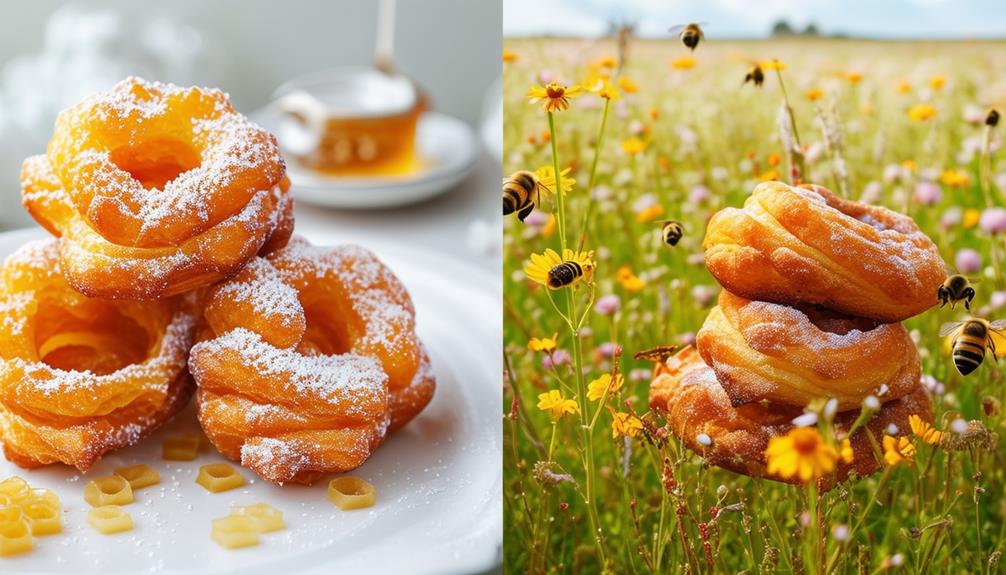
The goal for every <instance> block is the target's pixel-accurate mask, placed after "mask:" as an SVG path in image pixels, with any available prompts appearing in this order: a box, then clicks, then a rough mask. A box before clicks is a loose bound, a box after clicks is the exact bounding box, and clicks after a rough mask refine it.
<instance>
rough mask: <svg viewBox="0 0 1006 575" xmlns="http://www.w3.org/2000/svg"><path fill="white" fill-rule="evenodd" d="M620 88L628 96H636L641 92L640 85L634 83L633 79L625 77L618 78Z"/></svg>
mask: <svg viewBox="0 0 1006 575" xmlns="http://www.w3.org/2000/svg"><path fill="white" fill-rule="evenodd" d="M618 87H619V88H621V89H622V91H624V92H625V93H626V94H635V93H636V92H638V91H639V84H637V83H635V82H633V81H632V80H631V79H629V78H627V77H625V76H619V77H618Z"/></svg>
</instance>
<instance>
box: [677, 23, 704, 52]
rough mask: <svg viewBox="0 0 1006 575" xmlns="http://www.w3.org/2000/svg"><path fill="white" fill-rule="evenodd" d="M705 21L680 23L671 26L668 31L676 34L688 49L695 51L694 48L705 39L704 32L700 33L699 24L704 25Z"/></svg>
mask: <svg viewBox="0 0 1006 575" xmlns="http://www.w3.org/2000/svg"><path fill="white" fill-rule="evenodd" d="M705 25H706V23H705V22H700V23H695V22H692V23H690V24H681V25H679V26H673V27H671V29H670V30H668V32H670V33H671V34H677V35H678V38H680V39H681V43H682V44H684V45H685V46H686V47H688V49H689V50H691V51H693V52H694V51H695V48H696V47H697V46H698V45H699V42H702V41H704V40H705V39H706V36H705V34H703V33H702V28H700V26H705Z"/></svg>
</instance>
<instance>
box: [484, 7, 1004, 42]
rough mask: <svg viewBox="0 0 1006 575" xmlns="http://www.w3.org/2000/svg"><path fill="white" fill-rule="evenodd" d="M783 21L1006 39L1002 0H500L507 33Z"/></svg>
mask: <svg viewBox="0 0 1006 575" xmlns="http://www.w3.org/2000/svg"><path fill="white" fill-rule="evenodd" d="M781 18H785V19H786V20H788V21H789V22H790V23H791V24H793V25H795V26H796V27H799V28H802V27H803V26H805V25H806V24H807V23H809V22H814V23H815V24H817V26H818V28H819V29H820V30H821V31H823V32H827V33H836V32H842V33H846V34H850V35H854V36H867V37H878V38H985V37H993V38H1002V37H1006V1H1004V0H504V2H503V33H504V34H505V35H507V36H527V35H538V34H546V33H551V34H559V35H576V36H596V35H599V34H602V33H604V31H605V30H606V28H607V25H606V22H608V21H610V20H630V21H636V22H638V27H637V30H638V31H639V33H640V35H643V36H665V35H666V31H667V28H669V27H670V26H672V25H674V24H680V23H685V22H693V21H697V22H707V23H709V25H708V27H707V28H706V34H707V35H708V36H719V37H724V38H759V37H764V36H766V35H767V34H768V31H769V29H770V28H771V26H772V24H773V23H774V22H776V21H777V20H779V19H781Z"/></svg>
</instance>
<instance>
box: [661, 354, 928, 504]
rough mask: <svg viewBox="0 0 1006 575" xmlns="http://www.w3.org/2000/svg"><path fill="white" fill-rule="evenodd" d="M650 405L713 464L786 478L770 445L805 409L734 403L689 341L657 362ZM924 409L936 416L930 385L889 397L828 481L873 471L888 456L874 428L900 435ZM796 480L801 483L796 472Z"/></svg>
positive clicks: (845, 422)
mask: <svg viewBox="0 0 1006 575" xmlns="http://www.w3.org/2000/svg"><path fill="white" fill-rule="evenodd" d="M649 403H650V408H652V409H653V410H654V411H656V412H657V413H659V414H660V415H662V416H664V417H665V418H666V419H667V422H668V423H669V424H670V426H671V429H672V431H673V432H674V434H675V435H677V436H678V437H679V438H680V439H681V440H682V441H683V442H684V443H685V445H687V446H688V448H689V449H691V450H692V451H694V452H695V453H697V454H699V455H701V456H702V458H703V459H704V460H705V461H706V462H707V463H709V464H710V465H715V466H718V467H722V468H724V469H728V470H730V471H733V472H735V473H740V474H743V475H749V476H751V477H764V478H766V479H772V480H775V481H782V479H780V478H779V477H776V476H773V475H769V474H768V471H767V466H766V461H765V450H766V449H767V448H768V443H769V440H770V439H771V438H773V437H780V436H783V435H785V434H786V433H788V432H789V431H790V430H791V429H793V427H794V425H793V423H792V420H793V418H794V417H796V416H798V415H800V413H801V410H800V409H796V408H789V409H785V408H780V407H779V406H766V405H763V404H761V403H749V404H745V405H742V406H739V407H734V406H733V405H732V404H731V402H730V398H729V397H728V396H727V394H726V392H725V391H723V388H722V387H721V386H720V384H719V382H718V381H717V380H716V374H715V373H714V372H713V370H712V369H711V368H710V367H709V366H707V365H706V364H705V363H704V362H703V361H702V357H701V356H700V355H699V352H698V351H696V349H695V348H694V347H691V346H689V347H686V348H684V349H682V350H681V351H679V352H678V353H677V354H675V355H672V356H670V357H668V358H667V359H666V360H665V361H663V362H660V363H658V364H657V365H656V367H655V368H654V375H653V381H652V382H651V384H650V402H649ZM910 415H918V416H919V417H921V418H922V419H923V420H924V421H928V422H932V420H933V407H932V403H931V402H930V400H929V395H928V394H927V393H926V391H925V389H924V388H923V387H922V386H921V385H918V386H917V387H916V388H915V390H913V391H912V392H911V393H909V394H907V395H905V396H903V397H901V398H900V399H895V400H892V401H888V402H887V403H884V404H883V405H882V406H881V409H880V411H879V412H877V413H875V414H874V415H873V417H872V418H871V419H870V420H869V422H868V423H867V424H866V425H864V426H863V427H861V428H860V429H858V430H857V431H856V433H855V434H853V436H852V437H851V438H850V443H851V446H852V450H853V456H854V458H853V461H852V463H845V462H844V461H838V462H837V463H836V465H835V472H834V474H832V475H830V476H829V477H827V478H825V480H824V483H825V485H826V486H829V487H830V486H833V485H834V484H835V483H836V482H841V481H845V480H846V479H847V478H848V477H849V475H850V474H851V473H852V472H853V471H855V472H856V474H857V475H859V476H860V477H864V476H867V475H870V474H871V473H873V472H874V471H876V470H877V469H879V468H880V466H881V465H882V462H881V461H880V460H879V459H878V458H877V457H876V455H875V452H874V449H873V447H872V445H871V443H870V437H869V435H868V434H867V432H869V433H870V434H872V435H873V437H874V439H875V440H876V441H877V442H878V444H879V442H880V439H881V438H882V437H883V435H884V434H885V433H886V432H887V430H888V428H889V426H890V425H891V424H894V425H895V426H896V427H897V429H898V435H899V436H900V435H906V434H907V433H909V431H910V427H909V424H908V417H909V416H910ZM858 416H859V410H858V409H856V410H849V411H843V412H840V413H838V414H837V415H836V416H835V422H834V424H835V429H836V431H837V432H838V433H845V432H846V430H848V429H850V427H851V426H852V424H853V422H854V421H855V420H856V418H857V417H858ZM790 482H793V483H797V482H799V479H798V478H797V477H794V478H792V479H791V480H790Z"/></svg>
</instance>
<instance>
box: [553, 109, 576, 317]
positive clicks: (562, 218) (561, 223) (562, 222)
mask: <svg viewBox="0 0 1006 575" xmlns="http://www.w3.org/2000/svg"><path fill="white" fill-rule="evenodd" d="M548 132H549V139H550V141H551V143H552V169H553V170H555V190H554V191H555V201H556V208H557V209H556V211H557V212H558V214H557V215H556V220H557V222H556V223H557V224H558V227H559V247H560V250H559V255H560V257H562V254H563V252H565V251H566V206H565V202H564V200H563V197H562V196H563V192H562V175H561V173H560V172H559V151H558V146H557V145H556V142H555V118H554V116H553V115H552V112H549V113H548ZM570 317H572V316H570Z"/></svg>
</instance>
